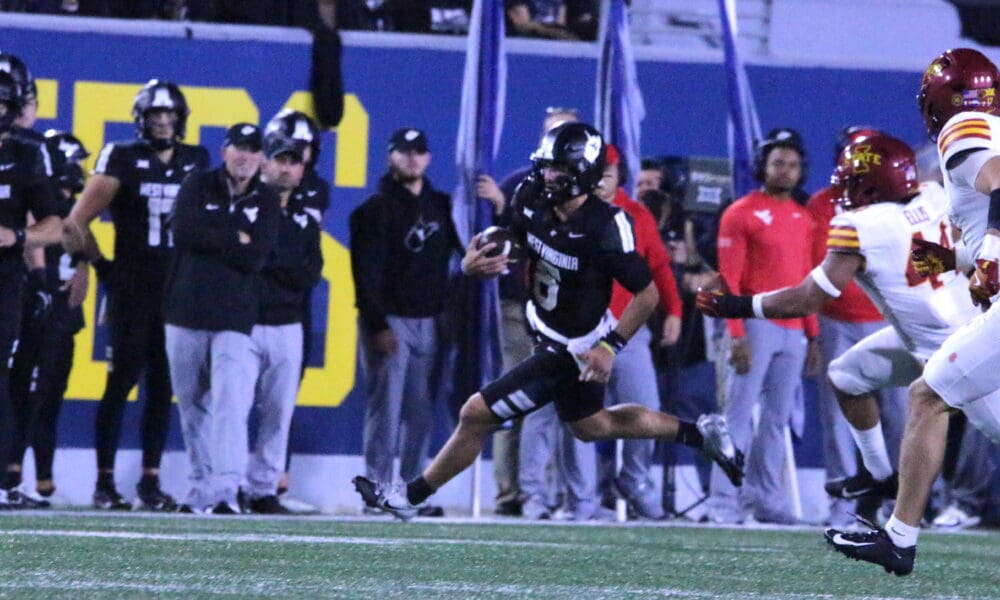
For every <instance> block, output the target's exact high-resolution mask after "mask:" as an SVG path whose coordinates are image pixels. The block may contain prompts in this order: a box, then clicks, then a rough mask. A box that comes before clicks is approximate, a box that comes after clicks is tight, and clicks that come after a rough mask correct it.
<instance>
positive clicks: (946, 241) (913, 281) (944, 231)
mask: <svg viewBox="0 0 1000 600" xmlns="http://www.w3.org/2000/svg"><path fill="white" fill-rule="evenodd" d="M913 239H915V240H922V239H924V234H922V233H920V232H919V231H918V232H916V233H914V234H913ZM938 243H939V244H941V245H942V246H944V247H945V248H951V239H950V238H949V236H948V225H946V224H945V223H941V241H939V242H938ZM925 281H929V282H930V284H931V289H934V290H936V289H938V288H939V287H941V286H942V285H944V282H942V281H941V280H940V279H938V276H937V275H931V276H930V277H921V276H920V274H919V273H917V270H916V268H915V267H914V266H913V261H912V260H907V261H906V283H908V284H909V285H910V287H916V286H918V285H920V284H921V283H923V282H925Z"/></svg>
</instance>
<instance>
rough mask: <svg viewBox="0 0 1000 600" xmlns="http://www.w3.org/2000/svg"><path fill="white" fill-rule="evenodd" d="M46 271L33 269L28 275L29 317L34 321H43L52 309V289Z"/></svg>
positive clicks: (27, 308) (27, 310) (27, 307)
mask: <svg viewBox="0 0 1000 600" xmlns="http://www.w3.org/2000/svg"><path fill="white" fill-rule="evenodd" d="M46 275H47V274H46V272H45V269H42V268H39V269H32V270H31V272H29V273H28V289H27V295H28V299H27V306H26V313H27V316H28V317H29V318H30V319H32V320H36V321H37V320H42V319H44V318H45V315H47V314H48V313H49V310H50V309H51V308H52V289H51V287H50V286H49V283H48V277H47V276H46Z"/></svg>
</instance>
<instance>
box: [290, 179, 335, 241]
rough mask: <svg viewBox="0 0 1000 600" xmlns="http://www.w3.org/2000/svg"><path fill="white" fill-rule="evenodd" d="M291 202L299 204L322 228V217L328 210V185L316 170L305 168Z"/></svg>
mask: <svg viewBox="0 0 1000 600" xmlns="http://www.w3.org/2000/svg"><path fill="white" fill-rule="evenodd" d="M292 201H293V202H295V203H297V204H301V205H302V206H303V207H304V210H305V212H306V214H308V215H309V217H310V218H311V219H312V220H313V221H315V222H316V223H317V224H319V226H320V227H322V226H323V215H324V214H325V213H326V209H328V208H330V184H328V183H327V182H326V181H324V180H323V178H321V177H320V176H319V174H318V173H317V172H316V169H313V168H307V169H306V170H305V173H304V174H303V175H302V182H301V183H299V187H297V188H295V190H294V191H293V192H292Z"/></svg>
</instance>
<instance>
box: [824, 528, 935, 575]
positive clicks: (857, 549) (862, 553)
mask: <svg viewBox="0 0 1000 600" xmlns="http://www.w3.org/2000/svg"><path fill="white" fill-rule="evenodd" d="M858 520H859V521H861V522H862V523H863V524H864V525H865V526H866V527H869V528H870V530H869V531H840V530H838V529H833V528H832V527H831V528H830V529H827V530H826V532H825V533H824V537H826V541H827V543H829V544H830V545H831V546H833V548H834V550H836V551H837V552H840V553H841V554H843V555H844V556H846V557H847V558H853V559H854V560H863V561H865V562H870V563H873V564H876V565H881V566H882V568H883V569H885V572H886V573H895V574H896V575H899V576H903V575H909V574H910V573H911V572H912V571H913V560H914V559H915V558H916V556H917V547H916V546H913V547H912V548H900V547H899V546H897V545H896V544H894V543H892V538H890V537H889V534H888V533H887V532H886V530H885V529H882V528H881V527H879V526H878V525H875V524H874V523H872V522H871V521H867V520H865V519H860V518H859V519H858Z"/></svg>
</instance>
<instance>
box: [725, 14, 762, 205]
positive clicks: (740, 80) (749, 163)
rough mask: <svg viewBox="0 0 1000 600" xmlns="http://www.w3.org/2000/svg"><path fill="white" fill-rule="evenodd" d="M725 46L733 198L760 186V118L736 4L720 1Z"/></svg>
mask: <svg viewBox="0 0 1000 600" xmlns="http://www.w3.org/2000/svg"><path fill="white" fill-rule="evenodd" d="M719 18H720V21H721V22H722V46H723V50H724V51H725V56H726V89H727V91H728V96H729V160H730V161H731V162H732V166H733V197H734V198H740V197H742V196H744V195H746V194H748V193H749V192H751V191H752V190H754V189H756V188H757V181H756V180H755V179H754V176H753V156H754V145H755V144H756V143H757V142H758V141H759V140H760V139H761V134H760V121H759V120H758V119H757V108H756V105H755V104H754V101H753V92H752V91H751V90H750V80H749V79H748V78H747V72H746V67H745V66H744V65H743V61H742V60H741V59H740V54H739V50H738V49H737V47H736V34H737V23H736V6H735V4H734V2H733V0H719Z"/></svg>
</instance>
